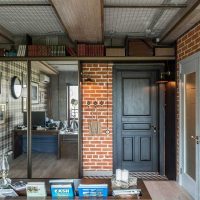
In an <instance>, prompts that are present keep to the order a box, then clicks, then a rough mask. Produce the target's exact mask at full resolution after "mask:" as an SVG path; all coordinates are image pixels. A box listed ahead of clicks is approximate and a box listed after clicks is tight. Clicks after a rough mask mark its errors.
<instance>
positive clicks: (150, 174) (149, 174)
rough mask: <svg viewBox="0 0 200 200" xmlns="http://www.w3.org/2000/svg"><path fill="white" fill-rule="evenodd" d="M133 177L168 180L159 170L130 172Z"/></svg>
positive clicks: (146, 179)
mask: <svg viewBox="0 0 200 200" xmlns="http://www.w3.org/2000/svg"><path fill="white" fill-rule="evenodd" d="M129 175H130V176H131V177H137V178H141V179H143V180H145V181H148V180H149V181H167V180H168V178H167V177H166V176H164V175H160V174H159V173H158V172H129Z"/></svg>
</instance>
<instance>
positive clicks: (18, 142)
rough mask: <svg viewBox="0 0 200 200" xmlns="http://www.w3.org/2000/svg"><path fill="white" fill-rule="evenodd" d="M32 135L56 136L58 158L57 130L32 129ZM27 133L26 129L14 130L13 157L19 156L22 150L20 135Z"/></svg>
mask: <svg viewBox="0 0 200 200" xmlns="http://www.w3.org/2000/svg"><path fill="white" fill-rule="evenodd" d="M31 132H32V136H34V135H38V136H44V137H45V136H52V135H55V136H57V159H60V144H61V137H60V134H59V130H46V129H44V130H32V131H31ZM23 135H27V130H20V129H17V130H14V132H13V156H14V159H15V158H17V157H18V156H20V155H21V154H22V152H23V144H22V136H23Z"/></svg>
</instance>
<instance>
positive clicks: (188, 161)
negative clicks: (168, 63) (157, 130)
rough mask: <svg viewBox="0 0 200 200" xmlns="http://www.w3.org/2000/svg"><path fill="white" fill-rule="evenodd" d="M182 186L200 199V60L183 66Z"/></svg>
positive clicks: (187, 62) (191, 61) (182, 62)
mask: <svg viewBox="0 0 200 200" xmlns="http://www.w3.org/2000/svg"><path fill="white" fill-rule="evenodd" d="M180 71H181V79H180V83H181V84H180V94H181V95H180V105H181V107H180V184H181V185H182V186H183V187H184V188H185V189H186V190H187V191H188V192H189V193H190V195H191V196H192V197H193V198H194V199H199V198H200V194H199V167H200V165H199V155H200V154H199V150H200V149H199V113H200V112H199V80H200V78H199V58H198V56H197V55H195V56H191V57H190V58H187V59H185V60H183V61H181V64H180Z"/></svg>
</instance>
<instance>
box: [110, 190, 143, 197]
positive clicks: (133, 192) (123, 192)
mask: <svg viewBox="0 0 200 200" xmlns="http://www.w3.org/2000/svg"><path fill="white" fill-rule="evenodd" d="M140 193H141V189H118V190H113V192H112V194H113V196H124V195H140Z"/></svg>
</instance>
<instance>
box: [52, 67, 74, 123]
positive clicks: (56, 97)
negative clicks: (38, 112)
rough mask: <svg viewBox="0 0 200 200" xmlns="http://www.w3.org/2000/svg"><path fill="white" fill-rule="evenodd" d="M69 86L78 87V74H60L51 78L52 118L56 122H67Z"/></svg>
mask: <svg viewBox="0 0 200 200" xmlns="http://www.w3.org/2000/svg"><path fill="white" fill-rule="evenodd" d="M67 84H71V85H78V71H77V72H60V73H59V75H57V76H55V75H54V76H51V88H50V90H51V116H50V117H52V118H53V119H54V120H61V121H64V120H67Z"/></svg>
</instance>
